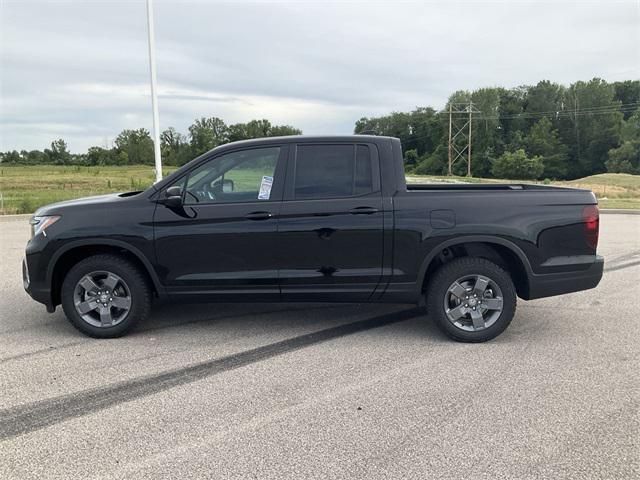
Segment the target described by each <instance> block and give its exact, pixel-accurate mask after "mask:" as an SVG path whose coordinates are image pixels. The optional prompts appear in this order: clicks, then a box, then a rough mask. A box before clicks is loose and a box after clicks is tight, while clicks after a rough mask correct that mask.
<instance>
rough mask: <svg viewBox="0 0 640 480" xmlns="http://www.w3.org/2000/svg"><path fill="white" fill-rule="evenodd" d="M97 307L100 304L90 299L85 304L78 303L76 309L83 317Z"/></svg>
mask: <svg viewBox="0 0 640 480" xmlns="http://www.w3.org/2000/svg"><path fill="white" fill-rule="evenodd" d="M99 305H100V304H99V303H98V302H97V301H96V300H95V299H91V300H87V301H86V302H81V303H79V304H78V306H77V307H76V308H77V309H78V312H80V314H81V315H85V314H87V313H89V312H91V311H92V310H95V309H97V308H98V307H99Z"/></svg>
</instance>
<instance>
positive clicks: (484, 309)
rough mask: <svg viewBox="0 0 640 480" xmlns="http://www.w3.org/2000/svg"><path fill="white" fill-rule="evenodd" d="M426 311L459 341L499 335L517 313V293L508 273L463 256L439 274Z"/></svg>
mask: <svg viewBox="0 0 640 480" xmlns="http://www.w3.org/2000/svg"><path fill="white" fill-rule="evenodd" d="M426 300H427V311H428V314H429V315H430V316H431V317H432V318H433V320H434V321H435V323H436V325H437V326H438V328H440V330H442V331H443V332H444V333H445V334H446V335H448V336H449V337H451V338H453V339H454V340H457V341H459V342H486V341H487V340H491V339H492V338H495V337H497V336H498V335H500V334H501V333H502V332H503V331H504V330H505V329H506V328H507V327H508V326H509V324H510V323H511V320H512V319H513V316H514V315H515V312H516V290H515V287H514V285H513V281H512V280H511V277H510V276H509V274H508V273H507V272H505V271H504V270H503V269H502V268H500V267H499V266H498V265H496V264H495V263H492V262H490V261H489V260H485V259H484V258H475V257H462V258H457V259H455V260H452V261H451V262H449V263H447V264H445V265H444V266H442V267H441V268H440V269H439V270H437V271H436V273H435V274H434V276H433V278H432V279H431V280H430V281H429V287H428V289H427V299H426Z"/></svg>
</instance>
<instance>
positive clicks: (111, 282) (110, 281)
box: [102, 273, 118, 290]
mask: <svg viewBox="0 0 640 480" xmlns="http://www.w3.org/2000/svg"><path fill="white" fill-rule="evenodd" d="M102 284H103V285H104V286H105V287H107V288H108V289H109V290H113V289H114V288H116V285H117V284H118V278H117V277H116V276H115V275H113V274H111V273H110V274H109V275H108V276H107V278H105V279H104V280H103V281H102Z"/></svg>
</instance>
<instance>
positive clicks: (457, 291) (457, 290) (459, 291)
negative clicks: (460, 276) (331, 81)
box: [449, 282, 467, 299]
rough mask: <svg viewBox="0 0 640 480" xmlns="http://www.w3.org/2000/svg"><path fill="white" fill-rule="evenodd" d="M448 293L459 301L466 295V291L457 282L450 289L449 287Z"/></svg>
mask: <svg viewBox="0 0 640 480" xmlns="http://www.w3.org/2000/svg"><path fill="white" fill-rule="evenodd" d="M449 292H451V293H452V294H453V295H455V296H456V297H458V298H461V299H462V298H464V296H465V295H466V294H467V290H466V289H465V288H464V287H463V286H462V285H460V284H459V283H458V282H455V283H454V284H453V285H451V287H449Z"/></svg>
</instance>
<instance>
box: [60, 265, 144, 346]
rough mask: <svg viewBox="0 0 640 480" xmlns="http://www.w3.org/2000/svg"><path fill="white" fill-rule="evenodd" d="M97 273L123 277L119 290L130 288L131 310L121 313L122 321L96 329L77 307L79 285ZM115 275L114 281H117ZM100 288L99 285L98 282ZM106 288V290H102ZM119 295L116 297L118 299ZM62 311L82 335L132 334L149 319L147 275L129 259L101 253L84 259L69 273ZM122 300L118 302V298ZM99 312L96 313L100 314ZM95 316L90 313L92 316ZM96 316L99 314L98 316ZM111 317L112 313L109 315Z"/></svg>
mask: <svg viewBox="0 0 640 480" xmlns="http://www.w3.org/2000/svg"><path fill="white" fill-rule="evenodd" d="M93 272H107V273H112V274H114V275H115V276H117V277H119V280H120V281H121V283H119V284H118V287H115V288H118V289H122V288H125V287H126V290H127V298H126V300H128V302H129V306H128V308H127V309H126V310H125V309H122V310H119V309H117V308H116V307H113V308H114V309H115V310H111V307H109V310H110V311H115V312H117V313H119V315H120V318H119V319H118V320H117V323H116V322H115V321H114V322H113V324H112V325H103V326H96V325H93V324H91V323H89V322H90V321H92V318H88V320H85V319H84V318H83V316H82V315H81V313H80V312H79V311H78V310H77V308H76V301H78V300H77V295H78V293H77V287H78V285H79V282H80V281H81V280H82V279H83V278H85V277H86V276H88V275H90V274H92V273H93ZM115 276H114V277H113V278H115ZM96 285H97V283H96ZM101 288H102V287H101ZM116 295H117V293H115V294H114V295H113V296H116ZM61 299H62V308H63V310H64V313H65V314H66V316H67V319H68V320H69V321H70V322H71V324H72V325H73V326H74V327H75V328H77V329H78V330H79V331H80V332H82V333H84V334H85V335H88V336H90V337H94V338H116V337H121V336H122V335H124V334H126V333H127V332H129V331H130V330H131V329H132V328H133V327H134V326H135V325H136V324H137V323H138V322H140V321H142V320H144V319H146V318H147V317H148V316H149V312H150V310H151V289H150V287H149V284H148V281H147V279H146V277H145V276H144V274H143V273H142V272H141V271H140V270H139V269H138V268H137V267H136V266H135V265H134V264H132V263H131V262H130V261H128V260H127V259H125V258H123V257H120V256H117V255H111V254H100V255H94V256H92V257H88V258H85V259H84V260H81V261H80V262H78V263H77V264H76V265H74V266H73V267H72V268H71V270H69V272H68V273H67V275H66V277H65V279H64V281H63V283H62V289H61ZM116 300H118V299H116ZM97 311H98V310H96V312H97ZM93 314H94V313H92V312H89V315H93ZM96 315H99V314H97V313H96ZM109 316H111V313H109Z"/></svg>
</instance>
